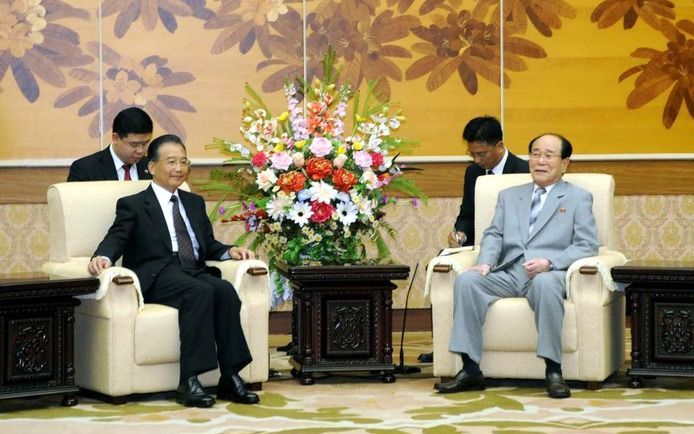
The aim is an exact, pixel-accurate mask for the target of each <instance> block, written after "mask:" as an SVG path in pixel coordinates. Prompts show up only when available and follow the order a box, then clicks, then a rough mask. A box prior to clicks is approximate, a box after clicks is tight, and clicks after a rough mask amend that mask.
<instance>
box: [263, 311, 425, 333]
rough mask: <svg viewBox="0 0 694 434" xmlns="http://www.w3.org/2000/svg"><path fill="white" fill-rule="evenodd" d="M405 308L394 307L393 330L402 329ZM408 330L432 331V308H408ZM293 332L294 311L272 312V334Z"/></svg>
mask: <svg viewBox="0 0 694 434" xmlns="http://www.w3.org/2000/svg"><path fill="white" fill-rule="evenodd" d="M404 312H405V309H393V331H394V332H399V331H401V330H402V318H403V314H404ZM406 330H407V331H408V332H409V331H412V332H423V331H431V309H429V308H419V309H407V324H406ZM291 332H292V313H291V312H288V311H282V312H270V334H271V335H284V334H286V335H288V334H291Z"/></svg>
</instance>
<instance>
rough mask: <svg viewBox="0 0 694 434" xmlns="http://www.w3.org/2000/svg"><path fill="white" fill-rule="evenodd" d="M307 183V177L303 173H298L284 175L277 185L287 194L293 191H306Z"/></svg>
mask: <svg viewBox="0 0 694 434" xmlns="http://www.w3.org/2000/svg"><path fill="white" fill-rule="evenodd" d="M305 183H306V177H305V176H304V174H303V173H301V172H297V171H292V172H287V173H283V174H282V175H281V176H280V177H279V179H278V180H277V185H279V187H280V189H281V190H282V191H283V192H285V193H287V194H289V193H290V192H292V191H293V192H295V193H298V192H300V191H301V190H303V189H304V184H305Z"/></svg>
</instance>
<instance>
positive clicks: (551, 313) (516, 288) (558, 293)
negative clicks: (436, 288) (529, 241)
mask: <svg viewBox="0 0 694 434" xmlns="http://www.w3.org/2000/svg"><path fill="white" fill-rule="evenodd" d="M522 263H523V260H522V258H521V259H519V260H518V261H516V262H515V263H514V264H513V265H512V266H511V267H509V268H507V269H504V270H501V271H495V272H493V273H489V274H488V275H486V276H482V275H481V274H479V273H478V272H475V271H467V272H465V273H462V274H461V275H459V276H458V278H457V279H456V280H455V294H454V306H453V330H452V333H451V342H450V350H451V351H453V352H456V353H465V354H467V355H468V356H470V359H472V360H473V361H474V362H476V363H480V360H481V359H482V326H483V325H484V320H485V318H486V316H487V309H489V306H491V305H492V303H494V302H495V301H497V300H498V299H500V298H507V297H525V298H527V300H528V304H529V305H530V308H531V309H532V310H533V312H535V327H536V328H537V335H538V336H537V338H538V339H537V355H538V356H539V357H543V358H547V359H551V360H553V361H555V362H557V363H561V355H562V350H561V348H562V345H561V332H562V327H563V324H564V298H565V297H566V283H565V280H564V279H565V276H566V271H548V272H545V273H540V274H538V275H537V276H535V278H534V279H532V280H529V279H528V276H527V274H526V273H525V270H523V265H522Z"/></svg>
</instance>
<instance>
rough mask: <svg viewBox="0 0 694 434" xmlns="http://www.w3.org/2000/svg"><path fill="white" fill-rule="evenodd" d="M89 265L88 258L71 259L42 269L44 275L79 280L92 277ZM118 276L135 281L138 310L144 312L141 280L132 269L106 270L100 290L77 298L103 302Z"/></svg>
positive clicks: (50, 264)
mask: <svg viewBox="0 0 694 434" xmlns="http://www.w3.org/2000/svg"><path fill="white" fill-rule="evenodd" d="M88 264H89V258H86V257H75V258H71V259H70V261H69V262H47V263H45V264H43V267H41V269H42V270H43V272H44V273H46V274H48V275H49V276H53V277H62V278H65V279H77V278H83V277H91V274H89V271H87V265H88ZM116 276H128V277H132V279H133V287H134V288H135V291H137V305H138V310H140V311H141V310H142V309H144V307H145V303H144V300H143V298H142V290H141V289H140V280H139V279H138V278H137V275H136V274H135V273H134V272H133V271H132V270H130V269H127V268H123V267H119V266H113V267H109V268H107V269H105V270H104V271H102V272H101V274H99V276H98V277H99V289H97V290H96V292H94V293H92V294H85V295H79V296H77V297H76V298H80V299H89V300H101V299H102V298H104V297H105V296H106V293H107V292H108V288H109V286H110V285H111V282H112V281H113V278H114V277H116Z"/></svg>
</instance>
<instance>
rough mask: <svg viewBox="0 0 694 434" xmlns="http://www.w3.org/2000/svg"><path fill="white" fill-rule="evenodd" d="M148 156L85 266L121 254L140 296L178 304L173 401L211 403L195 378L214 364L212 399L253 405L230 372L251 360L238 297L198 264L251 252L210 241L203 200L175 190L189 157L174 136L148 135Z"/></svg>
mask: <svg viewBox="0 0 694 434" xmlns="http://www.w3.org/2000/svg"><path fill="white" fill-rule="evenodd" d="M149 159H150V160H149V163H148V167H149V171H150V173H151V174H152V176H153V181H152V184H151V185H150V186H149V187H148V188H147V189H146V190H144V191H142V192H140V193H137V194H135V195H132V196H126V197H123V198H121V199H119V200H118V203H117V205H116V219H115V221H114V222H113V225H112V226H111V228H110V229H109V231H108V233H107V234H106V236H105V237H104V240H103V241H102V242H101V243H100V244H99V247H97V249H96V252H95V253H94V256H93V257H92V260H91V261H90V263H89V266H88V270H89V272H90V273H91V274H92V275H98V274H100V273H101V272H102V271H103V270H104V269H105V268H108V267H110V266H111V265H112V264H113V263H115V261H117V260H118V258H120V256H121V255H123V266H124V267H127V268H130V269H131V270H133V271H134V272H135V274H137V277H138V279H139V281H140V287H141V288H142V294H143V297H144V299H145V302H149V303H160V304H164V305H167V306H171V307H174V308H176V309H178V324H179V328H180V339H181V371H180V382H179V386H178V389H177V391H176V400H177V401H178V402H179V403H181V404H183V405H186V406H193V407H210V406H212V405H213V404H214V402H215V401H214V399H213V398H212V396H210V395H208V394H207V393H205V391H204V390H203V388H202V385H201V384H200V382H199V381H198V377H197V376H198V375H199V374H202V373H204V372H207V371H210V370H213V369H215V368H216V367H217V365H218V364H219V368H220V370H221V373H222V376H221V378H220V380H219V386H218V388H217V398H218V399H225V400H229V401H233V402H238V403H242V404H255V403H257V402H258V401H259V399H258V395H256V394H255V393H252V392H250V391H249V390H248V389H247V386H246V384H245V383H244V382H243V380H242V379H241V377H239V375H238V373H239V371H241V369H243V368H244V367H245V366H246V365H248V364H249V363H250V362H251V354H250V350H249V348H248V344H247V342H246V339H245V337H244V334H243V330H242V329H241V322H240V318H239V313H240V310H241V300H240V299H239V297H238V295H237V293H236V290H235V289H234V287H233V286H232V285H231V283H229V282H227V281H226V280H222V279H220V278H219V277H216V276H214V275H213V274H211V273H210V271H213V270H212V269H209V268H207V267H206V266H205V260H207V259H210V260H227V259H236V260H241V259H251V258H253V252H251V251H250V250H248V249H245V248H243V247H236V246H230V245H227V244H223V243H220V242H219V241H217V240H215V238H214V234H213V232H212V224H211V223H210V220H209V219H208V218H207V214H206V211H205V201H204V200H203V198H202V197H201V196H198V195H197V194H193V193H189V192H186V191H183V190H179V188H178V187H180V186H181V184H183V182H184V181H185V180H186V177H187V176H188V169H189V166H190V160H188V158H187V156H186V148H185V146H184V145H183V143H182V142H181V139H180V138H179V137H178V136H174V135H171V134H169V135H164V136H161V137H158V138H156V139H154V140H153V141H152V144H151V145H150V147H149ZM215 271H219V270H215Z"/></svg>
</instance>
